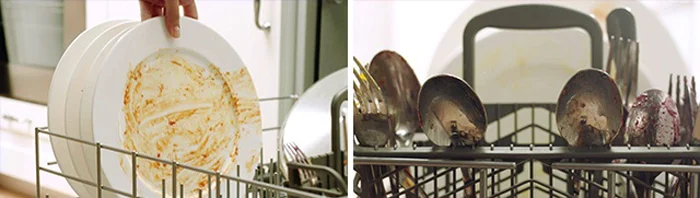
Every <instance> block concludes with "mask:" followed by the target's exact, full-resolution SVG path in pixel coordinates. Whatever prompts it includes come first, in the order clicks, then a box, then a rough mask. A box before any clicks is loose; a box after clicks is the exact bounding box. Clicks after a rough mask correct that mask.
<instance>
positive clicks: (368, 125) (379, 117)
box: [353, 58, 395, 147]
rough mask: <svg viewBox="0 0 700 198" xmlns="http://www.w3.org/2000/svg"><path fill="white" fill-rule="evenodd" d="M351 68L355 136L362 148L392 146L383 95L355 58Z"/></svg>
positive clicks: (392, 138) (392, 135)
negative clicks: (352, 75)
mask: <svg viewBox="0 0 700 198" xmlns="http://www.w3.org/2000/svg"><path fill="white" fill-rule="evenodd" d="M354 60H355V63H356V65H354V66H353V74H354V78H353V90H354V97H353V102H354V108H355V113H356V114H355V115H354V119H355V120H354V123H356V124H355V125H354V126H355V130H354V132H355V136H356V137H357V139H358V142H359V143H360V145H362V146H371V147H380V146H386V145H387V143H388V144H389V146H392V145H393V144H394V136H395V134H394V133H393V132H392V131H391V130H390V129H391V120H390V118H389V114H388V110H387V106H386V103H385V101H384V95H382V91H381V90H380V88H379V86H378V85H377V83H376V82H375V81H374V79H373V78H372V76H371V75H370V74H369V72H368V71H367V70H366V69H365V68H364V67H363V66H362V64H361V63H360V61H359V60H357V58H354Z"/></svg>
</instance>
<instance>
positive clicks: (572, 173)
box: [353, 5, 700, 198]
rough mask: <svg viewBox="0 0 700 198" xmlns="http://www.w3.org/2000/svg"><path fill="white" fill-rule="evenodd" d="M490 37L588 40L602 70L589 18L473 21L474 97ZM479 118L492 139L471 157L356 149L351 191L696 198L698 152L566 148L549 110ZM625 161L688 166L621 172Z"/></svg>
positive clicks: (469, 54)
mask: <svg viewBox="0 0 700 198" xmlns="http://www.w3.org/2000/svg"><path fill="white" fill-rule="evenodd" d="M486 27H493V28H502V29H524V30H536V29H555V28H568V27H578V28H581V29H583V30H585V31H586V32H587V33H588V35H589V36H590V38H591V64H592V65H591V67H593V68H597V69H603V38H602V32H601V29H600V26H599V24H598V23H597V22H596V21H595V20H594V19H593V18H592V17H591V16H589V15H586V14H583V13H580V12H578V11H574V10H570V9H566V8H561V7H555V6H549V5H520V6H513V7H506V8H501V9H497V10H493V11H489V12H486V13H483V14H480V15H477V16H475V17H474V18H473V19H472V20H471V21H470V22H469V23H468V24H467V25H466V28H465V31H464V35H463V39H464V40H463V46H464V48H463V50H464V62H463V64H464V73H463V76H462V77H463V78H464V80H465V81H466V82H467V83H469V84H470V85H471V86H472V87H474V83H475V82H474V75H475V73H474V56H475V55H474V54H475V53H474V46H475V39H474V38H475V36H476V34H477V33H478V32H479V31H480V30H481V29H483V28H486ZM553 39H556V38H553ZM543 80H544V79H543ZM480 83H484V82H480ZM553 88H554V87H553ZM557 88H558V87H557ZM476 92H477V93H478V92H479V90H476ZM553 100H555V99H553ZM485 108H486V112H487V120H488V122H489V124H488V128H489V130H487V132H486V138H485V140H484V141H482V142H480V143H479V144H477V145H474V146H472V147H466V148H454V147H448V148H445V147H442V148H441V147H434V146H432V144H431V143H430V142H429V141H423V142H420V141H419V142H415V143H414V145H413V147H408V148H399V147H392V148H389V147H382V148H376V147H375V148H370V147H361V146H358V145H355V147H354V153H353V154H354V158H353V159H354V167H353V168H354V169H355V170H356V171H357V173H358V175H359V177H357V178H355V180H354V182H353V190H354V193H355V194H356V195H358V196H360V197H610V198H614V197H635V196H634V195H636V193H634V191H635V186H636V187H640V188H643V189H645V190H646V192H648V194H647V195H648V196H646V197H698V196H699V193H700V192H698V188H699V186H698V176H699V175H698V174H699V173H700V166H696V165H695V164H696V163H697V162H695V161H694V160H695V159H700V158H699V157H700V147H696V146H690V145H685V146H675V147H672V146H661V147H652V146H643V147H635V146H629V145H627V146H612V147H608V148H570V147H568V146H567V145H568V144H567V142H566V141H565V140H564V139H563V138H562V137H561V136H560V135H559V132H558V130H557V129H556V122H555V121H554V118H555V113H554V112H555V109H556V104H555V103H535V104H532V103H524V104H517V103H514V104H485ZM417 134H421V132H420V131H418V132H417ZM581 159H586V160H587V161H586V163H583V162H581V161H580V160H581ZM626 159H637V160H638V159H655V160H657V161H658V160H665V161H669V162H670V161H673V160H678V161H682V162H684V163H680V164H670V163H669V164H661V163H658V164H633V163H622V161H624V160H626ZM577 160H579V161H578V162H577ZM591 162H595V163H591ZM649 172H659V173H660V174H659V176H658V177H656V178H655V179H654V182H653V184H652V185H646V184H644V183H643V182H641V181H640V180H639V179H637V178H635V177H633V174H635V173H649ZM402 174H403V175H410V176H402ZM574 181H579V182H574ZM640 197H641V196H640Z"/></svg>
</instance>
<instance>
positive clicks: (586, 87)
mask: <svg viewBox="0 0 700 198" xmlns="http://www.w3.org/2000/svg"><path fill="white" fill-rule="evenodd" d="M620 96H621V95H620V91H619V89H618V87H617V85H616V84H615V82H614V81H613V80H612V79H611V78H610V76H609V75H608V74H607V73H605V72H603V71H601V70H598V69H585V70H581V71H579V72H577V73H576V74H574V76H573V77H571V79H569V81H568V82H567V83H566V85H565V86H564V89H563V90H562V91H561V94H560V95H559V99H558V100H557V109H556V120H557V127H558V128H559V133H560V134H561V136H562V137H564V139H566V141H567V142H568V143H569V146H572V147H590V146H608V145H610V144H611V142H612V141H613V140H614V139H615V138H616V136H617V135H618V134H619V132H620V128H621V126H622V123H623V116H624V115H623V106H622V101H621V100H620ZM592 172H593V176H594V180H595V182H596V183H601V182H602V179H603V175H602V172H601V171H592ZM579 173H580V172H577V173H576V174H579ZM569 187H570V190H574V193H576V192H580V191H579V189H580V183H579V180H578V179H575V178H574V179H573V181H572V183H569ZM590 190H591V191H590V192H589V193H590V194H591V195H593V196H597V194H598V193H597V192H598V188H596V187H592V188H591V189H590Z"/></svg>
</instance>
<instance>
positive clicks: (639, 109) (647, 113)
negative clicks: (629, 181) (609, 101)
mask: <svg viewBox="0 0 700 198" xmlns="http://www.w3.org/2000/svg"><path fill="white" fill-rule="evenodd" d="M680 128H681V127H680V118H679V114H678V108H677V107H676V104H675V103H674V102H673V99H672V98H671V97H670V96H669V95H668V94H666V93H664V92H663V91H661V90H658V89H651V90H647V91H645V92H644V93H642V94H641V95H640V96H638V97H637V99H636V100H635V102H634V104H633V105H632V107H631V108H630V115H629V120H628V122H627V133H626V134H625V136H626V137H625V139H626V142H627V143H628V144H630V145H633V146H644V145H650V146H666V145H673V144H674V143H675V142H676V141H678V140H679V139H680ZM641 163H670V162H666V161H662V162H659V161H641ZM659 174H660V172H634V173H633V174H632V175H633V176H634V177H636V178H639V179H640V180H642V181H644V182H645V183H646V184H647V185H652V184H653V182H654V179H655V178H656V176H658V175H659ZM635 191H636V193H637V195H638V196H639V197H649V196H651V192H650V190H649V189H645V188H644V187H643V186H641V185H635Z"/></svg>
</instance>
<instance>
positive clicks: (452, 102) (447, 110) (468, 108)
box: [418, 74, 487, 197]
mask: <svg viewBox="0 0 700 198" xmlns="http://www.w3.org/2000/svg"><path fill="white" fill-rule="evenodd" d="M418 111H419V113H420V120H421V122H420V123H421V127H422V128H423V132H425V135H426V136H427V137H428V139H429V140H430V141H431V142H432V143H433V144H435V145H437V146H443V147H446V146H452V147H466V146H473V145H476V144H477V143H479V142H481V141H482V140H483V138H484V133H485V132H486V126H487V125H486V124H487V123H486V110H485V108H484V105H482V104H481V100H480V99H479V97H478V96H477V95H476V93H475V92H474V91H473V89H472V88H471V87H470V86H469V85H468V84H467V83H466V82H465V81H464V80H462V79H459V78H457V77H455V76H452V75H447V74H443V75H437V76H433V77H431V78H430V79H428V80H427V81H426V82H425V83H424V84H423V87H422V88H421V90H420V93H419V96H418ZM461 172H462V177H463V181H464V182H465V183H466V182H469V181H471V180H472V179H473V178H472V177H471V173H470V171H469V170H468V169H467V168H462V169H461ZM464 191H465V197H475V196H476V195H475V192H476V191H475V189H473V186H465V188H464Z"/></svg>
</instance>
